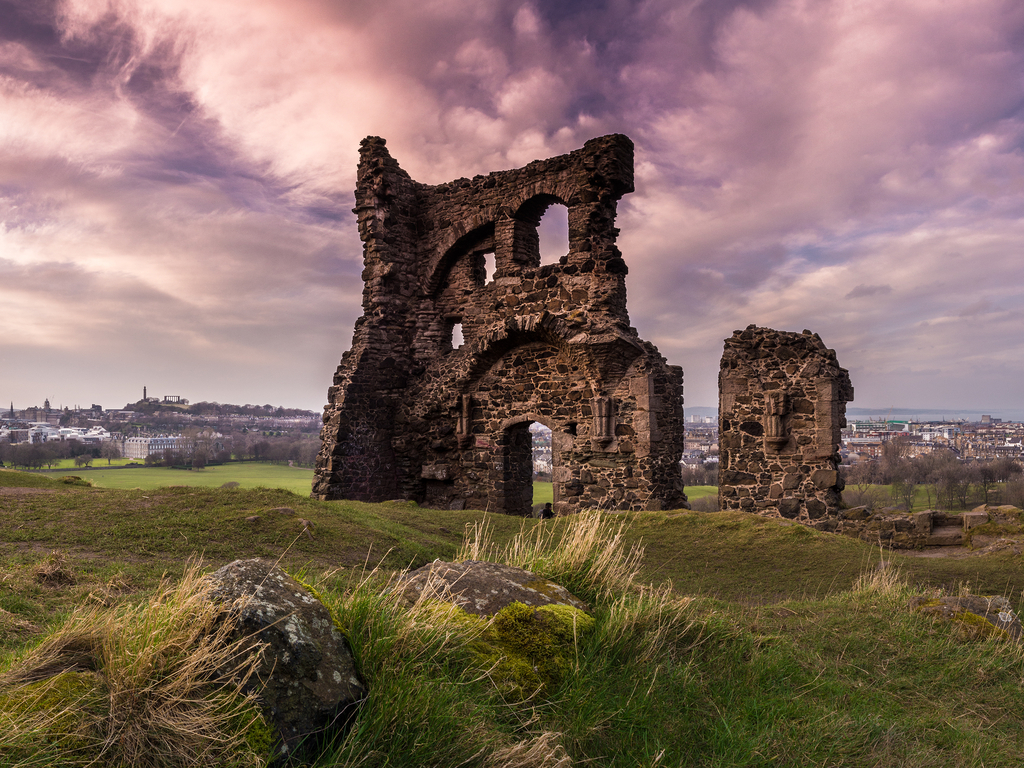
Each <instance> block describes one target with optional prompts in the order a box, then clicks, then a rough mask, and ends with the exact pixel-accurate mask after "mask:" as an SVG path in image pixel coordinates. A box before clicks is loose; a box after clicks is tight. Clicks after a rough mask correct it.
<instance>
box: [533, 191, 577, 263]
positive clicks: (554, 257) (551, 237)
mask: <svg viewBox="0 0 1024 768" xmlns="http://www.w3.org/2000/svg"><path fill="white" fill-rule="evenodd" d="M537 235H538V237H539V239H540V263H541V265H544V264H557V263H558V262H559V260H560V259H561V258H562V257H563V256H565V255H566V254H567V253H569V209H568V208H566V207H565V206H564V205H562V204H561V203H552V204H551V205H549V206H548V209H547V210H546V211H545V212H544V216H543V217H541V220H540V225H539V226H538V227H537Z"/></svg>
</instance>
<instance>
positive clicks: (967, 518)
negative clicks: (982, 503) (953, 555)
mask: <svg viewBox="0 0 1024 768" xmlns="http://www.w3.org/2000/svg"><path fill="white" fill-rule="evenodd" d="M961 517H962V518H963V521H964V530H965V531H969V530H971V528H977V527H978V526H979V525H984V524H985V523H987V522H988V521H989V515H988V512H987V511H985V510H984V509H982V510H980V511H979V510H975V511H973V512H964V513H963V515H961Z"/></svg>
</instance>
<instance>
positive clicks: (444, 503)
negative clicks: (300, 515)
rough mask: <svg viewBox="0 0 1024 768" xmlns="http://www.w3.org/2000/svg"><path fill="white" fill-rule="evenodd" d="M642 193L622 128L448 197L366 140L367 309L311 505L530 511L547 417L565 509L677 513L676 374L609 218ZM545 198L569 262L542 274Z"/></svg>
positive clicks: (481, 179) (346, 360)
mask: <svg viewBox="0 0 1024 768" xmlns="http://www.w3.org/2000/svg"><path fill="white" fill-rule="evenodd" d="M632 191H633V144H632V142H630V140H629V139H628V138H627V137H625V136H620V135H613V136H604V137H602V138H598V139H594V140H592V141H588V142H587V144H586V146H584V147H583V149H580V150H577V151H575V152H571V153H569V154H567V155H561V156H559V157H554V158H551V159H548V160H543V161H536V162H533V163H530V164H529V165H527V166H526V167H525V168H518V169H515V170H511V171H501V172H497V173H492V174H489V175H487V176H476V177H475V178H473V179H457V180H456V181H453V182H450V183H447V184H441V185H438V186H428V185H426V184H420V183H417V182H415V181H413V180H412V179H411V178H410V177H409V175H408V174H407V173H406V172H405V171H403V170H402V169H401V168H400V167H399V166H398V163H397V162H396V161H395V160H394V159H392V157H391V155H390V154H389V153H388V151H387V149H386V148H385V145H384V140H383V139H380V138H377V137H372V136H371V137H369V138H367V139H364V140H363V142H362V145H361V151H360V161H359V170H358V181H357V186H356V208H355V213H356V214H357V215H358V219H359V234H360V237H361V238H362V240H363V243H364V262H365V269H364V271H363V280H364V282H365V286H364V289H363V315H362V317H360V318H359V319H358V320H357V321H356V326H355V334H354V336H353V340H352V347H351V349H350V350H349V351H347V352H345V353H344V355H343V356H342V359H341V365H339V366H338V370H337V372H336V373H335V376H334V386H332V387H331V388H330V390H329V392H328V404H327V406H326V408H325V410H324V427H323V432H322V439H323V447H322V449H321V451H320V455H319V457H318V459H317V471H316V477H315V480H314V483H313V496H315V497H317V498H321V499H342V498H344V499H361V500H365V501H381V500H385V499H397V498H404V499H414V500H416V501H418V502H425V503H427V504H429V505H431V506H434V507H452V508H461V507H473V508H481V509H483V508H487V509H490V510H492V511H498V512H504V513H508V514H527V513H528V512H529V510H530V501H531V471H532V459H531V438H530V433H529V431H528V427H529V425H530V424H531V423H532V422H539V423H541V424H543V425H545V426H547V427H548V428H549V429H550V430H551V432H552V455H553V464H554V473H553V474H554V494H555V502H554V507H555V511H556V513H558V514H567V513H571V512H575V511H577V510H580V509H584V508H603V509H634V510H637V509H663V508H672V507H681V506H684V505H685V502H686V496H685V495H684V493H683V487H682V481H681V475H680V469H679V460H680V457H681V454H682V446H683V409H682V378H683V373H682V370H680V369H679V368H678V367H676V366H670V365H668V364H667V363H666V362H665V360H664V358H662V357H661V355H660V354H659V353H658V351H657V349H655V347H654V346H653V345H652V344H649V343H647V342H645V341H643V340H641V339H640V338H639V337H638V335H637V333H636V330H635V329H633V328H631V327H630V326H629V316H628V315H627V313H626V286H625V276H626V264H625V262H624V261H623V260H622V256H621V254H620V252H619V250H618V248H616V246H615V238H616V235H617V234H618V230H617V229H616V228H615V213H616V205H617V203H618V201H619V199H620V198H621V197H622V196H623V195H624V194H626V193H628V192H632ZM551 205H564V206H566V207H567V208H568V218H569V252H568V253H567V254H566V255H564V256H562V257H561V259H560V260H559V262H558V263H557V264H546V265H543V266H542V265H541V264H540V252H539V241H538V235H537V226H538V224H539V222H540V219H541V216H542V215H543V214H544V212H545V210H546V209H547V208H548V207H549V206H551ZM487 258H490V259H493V262H494V273H493V275H491V276H488V275H487V274H486V269H485V259H487ZM456 328H458V329H460V330H461V334H462V337H463V338H464V342H463V343H462V344H461V345H460V346H457V347H456V346H455V345H453V334H454V333H455V329H456Z"/></svg>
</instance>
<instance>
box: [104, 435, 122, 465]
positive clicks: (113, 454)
mask: <svg viewBox="0 0 1024 768" xmlns="http://www.w3.org/2000/svg"><path fill="white" fill-rule="evenodd" d="M100 456H102V457H103V458H104V459H106V460H107V466H108V467H109V466H110V462H111V460H112V459H120V458H121V448H120V446H118V444H117V443H115V442H114V441H113V440H107V441H106V442H105V443H103V445H102V447H101V448H100Z"/></svg>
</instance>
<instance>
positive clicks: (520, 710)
mask: <svg viewBox="0 0 1024 768" xmlns="http://www.w3.org/2000/svg"><path fill="white" fill-rule="evenodd" d="M117 471H121V472H132V471H136V470H117ZM81 474H83V475H85V473H81ZM595 520H596V521H597V522H596V523H595V525H597V526H598V528H599V529H600V534H601V536H600V537H598V539H597V542H598V544H597V545H596V546H598V548H608V547H611V548H615V547H617V548H618V551H621V552H622V553H625V554H624V555H623V557H627V555H628V553H629V552H630V551H631V549H632V548H633V547H634V546H642V547H643V551H642V554H638V556H637V559H636V560H635V563H634V564H633V565H634V566H635V567H634V568H633V571H635V574H634V575H630V576H629V578H621V579H619V581H616V582H615V585H614V586H615V589H610V588H606V587H607V584H605V585H604V586H601V585H600V584H597V583H596V582H595V584H596V586H595V585H589V586H588V584H589V582H587V583H581V585H580V586H578V587H576V588H577V589H578V590H580V591H581V592H582V594H581V597H583V598H584V599H586V600H587V601H588V602H589V603H590V604H591V605H593V606H594V615H595V617H596V621H597V624H596V628H595V629H594V630H593V633H591V634H590V635H588V636H587V637H586V638H580V639H579V641H578V643H576V645H575V649H574V654H575V655H574V658H575V661H574V662H573V664H571V665H570V667H571V669H570V670H569V671H568V672H566V673H565V675H564V677H563V678H562V679H560V680H559V681H557V686H556V685H555V684H554V683H551V684H549V688H548V689H546V690H544V691H540V692H538V693H537V694H536V695H534V696H530V697H527V699H526V700H519V701H516V702H512V701H510V700H508V697H507V695H506V694H507V690H506V689H505V688H502V681H500V680H497V681H495V680H494V679H492V678H493V675H491V676H488V675H489V674H490V673H486V670H482V669H481V668H480V667H479V664H478V662H479V660H478V659H477V657H475V656H474V655H473V653H470V651H469V650H467V649H472V648H473V647H475V646H474V645H473V642H476V641H475V640H472V638H468V637H467V638H464V639H465V642H461V643H459V642H456V643H454V645H452V642H453V641H451V639H450V638H452V637H456V638H457V637H459V636H460V635H459V632H461V631H463V630H457V626H461V625H457V624H446V625H445V627H443V629H444V631H445V632H447V635H444V636H445V637H449V640H446V641H444V642H440V641H438V640H437V637H436V636H434V635H429V632H430V631H433V630H430V629H428V628H424V627H425V626H426V625H431V626H434V625H436V623H437V622H436V620H435V621H434V622H433V624H431V622H424V621H423V620H422V617H420V619H419V620H418V621H415V622H413V624H412V625H408V624H403V623H402V622H408V618H407V615H406V612H405V611H404V610H403V611H399V610H397V609H396V608H395V606H394V605H393V604H392V603H389V602H388V598H387V597H386V594H387V593H386V592H385V591H383V590H382V589H381V588H380V586H381V585H382V584H383V583H384V582H385V581H386V578H387V575H388V574H389V573H391V572H394V571H398V570H400V569H403V568H406V567H417V566H419V565H423V564H425V563H428V562H430V561H432V560H433V559H435V558H444V559H451V558H453V557H455V556H456V554H457V552H458V550H459V548H460V546H462V544H463V541H464V539H465V537H466V533H467V530H469V531H470V532H471V533H472V532H474V531H475V532H479V531H480V525H481V524H486V527H487V539H488V540H489V541H490V542H491V546H490V547H489V549H487V548H485V549H487V551H489V552H490V553H491V555H490V556H491V557H493V558H495V559H509V558H510V557H511V555H510V554H509V553H508V552H507V551H503V548H504V547H505V546H506V545H507V544H508V543H509V542H511V541H512V540H513V539H515V537H516V536H517V535H518V536H520V537H522V538H526V539H530V538H531V537H536V536H538V535H539V536H541V537H542V538H543V537H547V538H545V544H544V546H545V547H548V549H557V548H558V547H559V546H561V545H559V543H558V541H557V539H558V538H559V537H560V536H561V535H562V533H563V532H566V531H569V530H570V529H571V528H572V526H574V525H577V524H579V523H580V522H581V521H580V520H573V519H559V520H554V521H546V522H541V521H534V520H521V519H514V518H507V517H503V516H494V515H491V516H485V515H484V514H483V513H481V512H477V511H472V510H466V511H441V510H427V509H422V508H419V507H417V506H416V505H414V504H411V503H386V504H362V503H357V502H318V501H314V500H311V499H309V498H308V497H306V496H302V495H296V494H294V493H291V492H289V491H286V490H276V489H268V488H252V489H249V488H234V489H220V488H216V489H214V488H198V487H175V488H159V489H152V490H125V489H101V488H93V487H89V486H87V485H84V484H81V483H79V482H76V481H71V482H63V481H61V480H58V479H52V478H49V477H43V476H39V475H30V474H25V473H16V472H7V471H0V531H2V532H3V533H2V535H0V673H2V672H3V671H4V670H5V669H7V668H10V669H16V668H17V665H18V663H20V662H19V661H18V659H19V658H21V656H22V655H23V654H24V653H26V652H27V650H28V649H30V648H31V647H33V646H34V645H35V644H36V643H37V642H38V640H39V639H40V638H42V637H44V636H45V635H46V634H47V633H48V632H51V631H53V630H54V629H55V628H56V627H58V626H60V625H61V623H62V622H63V621H64V620H65V619H66V617H67V616H68V614H69V613H70V612H71V611H72V610H73V609H74V608H75V607H77V606H95V607H96V610H99V611H101V612H104V611H117V610H127V607H130V606H134V605H140V604H145V603H146V602H147V601H148V600H150V599H151V597H152V595H153V594H154V592H155V590H156V589H157V585H158V583H159V580H160V577H161V575H162V574H164V573H167V574H169V575H170V576H171V577H173V578H179V577H181V575H182V574H183V573H184V572H185V569H186V563H187V561H188V560H189V559H190V558H200V559H201V561H202V563H203V564H204V566H205V567H207V568H213V567H218V566H220V565H222V564H224V563H226V562H229V561H230V560H232V559H235V558H240V557H267V558H272V559H275V560H280V561H281V563H282V565H283V566H284V567H286V568H287V569H289V570H290V571H291V572H293V573H301V574H302V576H303V578H304V579H305V580H306V581H307V582H310V583H315V584H316V585H317V587H318V589H319V590H320V591H321V593H322V594H323V595H324V599H325V601H326V602H327V603H328V604H329V605H330V606H331V608H332V610H334V611H335V613H336V616H338V617H341V618H340V619H339V620H341V621H342V622H343V624H344V625H345V626H346V627H348V629H349V632H350V635H351V637H352V638H353V645H354V647H355V650H356V653H357V657H358V658H359V659H360V663H361V664H362V665H363V667H362V668H363V669H364V673H365V674H366V675H367V676H368V677H369V678H371V679H376V680H379V681H381V682H379V685H380V686H382V687H381V688H378V690H385V688H384V687H383V686H385V683H384V682H383V681H384V680H386V679H396V680H399V681H404V682H402V685H404V686H405V688H404V689H402V690H403V691H406V692H407V693H408V695H406V693H403V692H402V691H396V690H394V689H388V690H391V691H392V692H391V693H390V694H389V696H390V697H391V698H390V701H391V707H392V710H391V711H390V714H389V711H386V710H379V709H375V708H374V707H368V708H367V710H366V712H365V713H363V714H361V715H360V718H361V720H360V721H359V722H358V723H357V726H356V729H355V731H354V734H355V735H354V736H353V737H351V738H350V739H349V740H347V741H346V742H345V743H344V744H339V745H336V746H335V748H334V749H333V750H332V751H330V752H329V754H328V755H327V756H325V757H324V758H322V759H321V760H320V762H318V763H317V765H318V766H328V765H356V764H360V765H384V764H387V765H409V766H412V765H455V764H459V763H460V761H461V762H464V764H467V765H481V766H483V765H508V766H512V765H538V766H541V765H544V766H548V765H550V766H555V765H559V766H562V767H563V768H566V767H567V766H568V765H587V764H591V763H593V764H600V765H602V766H604V765H622V766H626V765H630V766H632V765H655V764H657V765H716V766H727V765H737V766H738V765H769V764H770V765H780V764H787V765H858V766H859V765H864V766H868V765H871V766H896V765H900V766H903V765H913V766H926V765H927V766H931V765H964V766H967V765H986V766H993V765H1006V766H1010V765H1014V766H1016V765H1019V764H1020V763H1021V762H1022V760H1024V736H1022V733H1024V729H1022V728H1021V715H1020V712H1021V711H1024V691H1022V686H1021V680H1022V679H1024V654H1022V653H1021V650H1020V646H1018V645H1016V644H1011V643H1008V642H1006V641H1003V640H1001V639H999V638H995V637H986V636H981V635H979V634H978V633H977V632H975V631H974V630H972V629H971V628H970V627H964V626H961V625H955V624H954V625H942V624H935V623H933V622H932V620H930V619H927V618H924V617H922V616H921V615H919V614H916V613H913V612H911V611H909V610H908V608H907V602H908V601H909V599H910V597H911V596H912V595H914V594H921V593H925V592H926V593H928V594H939V593H940V592H941V591H947V592H956V591H957V590H961V589H967V588H969V589H970V591H971V592H974V593H976V594H977V593H982V594H984V593H992V594H1000V595H1005V596H1007V597H1009V598H1010V600H1011V601H1012V602H1013V603H1014V604H1015V605H1019V604H1020V598H1021V590H1022V589H1024V568H1022V567H1021V565H1022V563H1021V557H1020V556H1014V555H1011V554H1003V555H987V556H985V557H978V558H965V559H957V560H952V559H931V558H912V557H907V556H903V555H900V554H898V553H889V552H882V551H880V550H879V549H877V548H874V547H872V546H870V545H867V544H865V543H863V542H860V541H854V540H851V539H846V538H842V537H837V536H832V535H829V534H824V533H819V532H817V531H813V530H811V529H808V528H805V527H803V526H800V525H795V524H791V523H788V522H786V521H776V520H767V519H762V518H757V517H753V516H749V515H744V514H736V513H711V514H707V513H696V512H688V511H668V512H657V513H631V514H610V515H604V516H600V517H598V518H595ZM304 521H308V524H306V522H304ZM551 537H554V539H553V540H549V539H550V538H551ZM601 537H603V538H601ZM542 549H543V547H542ZM546 551H547V550H545V552H546ZM463 554H464V555H465V552H463ZM478 554H479V553H478ZM485 554H486V553H485ZM627 559H628V557H627ZM556 560H557V558H552V557H549V556H548V555H547V554H545V555H543V556H540V555H538V556H537V557H536V558H535V560H533V561H531V563H532V564H533V566H534V567H536V568H537V569H538V570H539V571H543V570H544V569H545V568H554V567H555V566H553V565H552V563H553V562H555V561H556ZM883 563H884V565H883ZM374 569H376V571H375V570H374ZM583 570H585V568H584V567H582V566H581V567H575V566H573V567H571V568H567V569H564V571H563V572H561V574H560V575H561V576H562V577H563V578H565V579H568V580H572V579H575V578H577V576H578V574H579V573H580V572H582V571H583ZM631 573H632V572H631ZM368 574H372V575H368ZM555 575H559V574H555ZM659 586H660V587H661V589H660V591H659V589H658V587H659ZM360 601H362V602H360ZM366 605H371V606H374V607H375V608H374V610H373V611H369V612H368V611H366V610H365V606H366ZM360 606H363V607H362V608H360ZM374 617H376V618H374ZM374 621H376V622H392V624H389V625H387V627H390V629H388V628H387V627H384V625H382V624H379V623H378V624H374V623H373V622H374ZM453 627H456V629H453ZM434 628H435V629H436V626H435V627H434ZM371 630H372V631H371ZM389 632H391V633H392V634H395V636H399V635H400V636H402V637H407V642H406V645H403V646H402V647H401V648H397V647H392V646H388V648H384V647H383V646H381V645H380V643H379V642H377V641H376V640H373V638H378V639H379V638H381V637H388V636H390V635H389V634H388V633H389ZM396 633H397V634H396ZM423 633H427V634H423ZM428 635H429V636H428ZM417 644H419V645H417ZM417 649H419V650H417ZM424 649H432V650H429V653H428V652H427V651H426V650H424ZM0 688H2V682H0ZM406 699H408V700H407V701H406ZM6 701H7V710H6V713H7V715H8V716H9V717H10V718H12V719H11V720H10V722H11V723H15V722H17V719H18V717H21V715H17V712H16V711H15V709H16V705H15V704H13V703H11V702H13V701H14V699H12V698H10V696H8V698H7V699H6ZM19 701H20V700H19ZM17 706H22V705H20V704H19V705H17ZM4 707H5V699H4V695H3V694H2V693H0V725H3V724H4V722H5V721H4V720H3V715H4V712H5V710H4ZM438 707H440V708H441V709H440V710H439V709H438ZM18 711H19V712H20V711H21V710H18ZM12 713H13V714H12ZM396 713H397V714H396ZM15 715H17V717H15ZM396 718H397V719H398V720H403V723H404V724H403V725H401V727H398V725H396V723H395V722H392V721H393V720H394V719H396ZM389 723H390V725H389ZM11 727H12V728H13V727H14V726H13V725H12V726H11ZM0 732H2V731H0ZM4 738H5V737H4V736H0V763H3V762H4V757H5V755H7V753H5V752H4V751H3V750H4V749H5V743H6V742H5V741H4ZM11 738H13V737H11ZM10 749H12V750H13V749H14V747H10ZM460 750H462V751H460ZM516 750H519V751H516ZM531 750H533V751H532V752H531ZM10 754H13V752H11V753H10ZM530 754H532V755H533V757H529V755H530ZM563 758H564V760H565V761H569V762H561V763H560V762H558V761H559V760H562V759H563ZM501 760H504V761H505V762H501ZM11 764H13V763H11ZM26 764H27V763H26ZM101 764H102V763H101Z"/></svg>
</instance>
